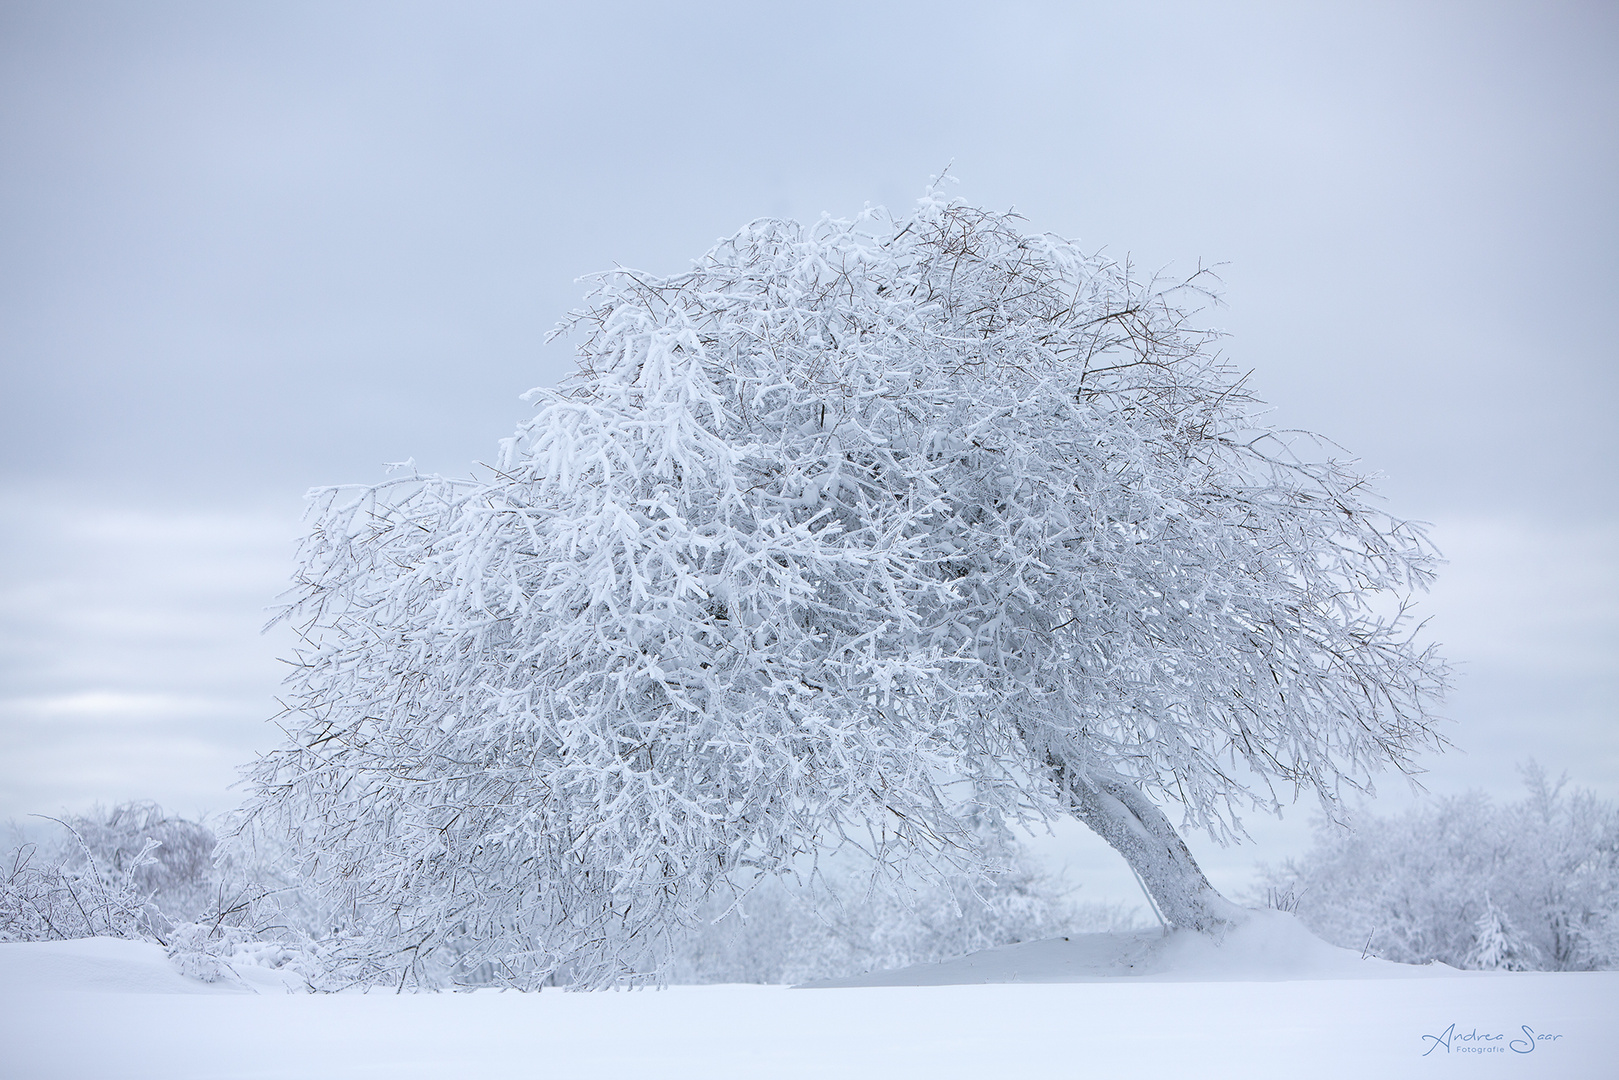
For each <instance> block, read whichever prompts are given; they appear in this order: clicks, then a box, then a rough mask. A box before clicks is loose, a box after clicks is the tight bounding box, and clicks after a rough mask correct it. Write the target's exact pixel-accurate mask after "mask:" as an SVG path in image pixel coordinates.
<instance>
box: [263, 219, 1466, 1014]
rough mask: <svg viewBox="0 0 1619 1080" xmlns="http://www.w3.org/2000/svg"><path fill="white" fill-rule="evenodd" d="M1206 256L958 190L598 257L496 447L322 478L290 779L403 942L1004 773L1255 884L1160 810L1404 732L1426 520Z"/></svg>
mask: <svg viewBox="0 0 1619 1080" xmlns="http://www.w3.org/2000/svg"><path fill="white" fill-rule="evenodd" d="M1205 277H1206V275H1205V274H1204V273H1202V272H1200V273H1199V274H1197V275H1194V276H1193V277H1192V278H1191V279H1190V280H1188V281H1185V282H1179V283H1165V282H1163V281H1160V280H1157V279H1148V280H1143V279H1141V278H1139V277H1137V276H1136V275H1135V274H1134V273H1133V272H1132V270H1131V269H1130V267H1128V266H1127V265H1126V266H1120V265H1118V264H1115V263H1112V262H1109V261H1106V260H1104V259H1101V258H1098V257H1094V256H1089V255H1086V254H1085V253H1083V252H1082V251H1081V250H1080V249H1078V248H1077V247H1075V246H1074V245H1073V244H1071V243H1068V242H1066V241H1062V240H1059V239H1056V238H1053V237H1050V236H1038V235H1029V234H1026V233H1025V232H1023V231H1022V223H1021V221H1020V220H1019V219H1017V218H1015V217H1013V216H1011V215H1005V214H996V213H991V212H987V211H984V210H981V209H976V208H973V207H971V206H967V205H964V204H962V203H959V202H953V201H948V200H946V199H944V198H943V197H942V196H940V195H939V194H938V193H937V192H935V193H933V194H931V195H930V196H929V197H927V198H925V199H924V200H922V202H921V203H920V204H919V206H918V207H917V209H916V210H915V212H914V213H913V214H912V215H911V216H909V217H906V218H903V219H891V218H889V217H888V216H886V215H885V214H884V213H883V212H882V211H868V212H867V213H866V214H864V215H862V216H861V217H860V218H859V219H858V220H855V221H852V222H850V221H838V220H832V219H823V220H821V221H819V222H817V223H816V224H813V225H808V226H805V225H800V224H797V223H793V222H785V221H773V220H771V221H759V222H756V223H754V224H752V225H750V226H748V227H747V228H746V229H744V230H743V231H742V232H740V233H738V234H737V235H736V236H735V237H733V238H731V239H729V240H725V241H723V242H721V243H720V244H718V245H717V246H716V247H715V248H714V249H713V250H712V251H710V252H709V253H708V254H707V255H705V256H704V257H703V258H702V259H701V260H700V261H699V262H698V263H697V264H696V266H695V268H694V269H693V270H691V271H690V272H688V273H684V274H681V275H678V276H675V277H669V278H657V277H652V276H648V275H645V274H639V273H634V272H631V271H627V270H620V271H615V272H612V273H608V274H604V275H601V276H599V277H598V278H596V279H595V288H594V291H593V292H592V293H591V295H590V297H589V300H588V304H589V306H588V307H587V308H586V309H584V310H582V311H579V312H576V313H574V314H573V315H572V316H571V317H570V319H569V320H568V321H567V322H566V323H565V324H564V327H563V331H565V332H569V333H572V334H575V335H577V336H578V338H579V339H581V344H580V345H579V356H580V367H579V371H578V373H577V374H576V375H575V376H574V377H573V378H572V379H571V380H570V381H569V382H568V383H567V384H565V386H564V388H563V389H561V390H559V391H535V392H534V395H533V396H534V398H535V400H536V401H537V406H538V407H537V411H536V415H535V416H534V418H533V420H532V421H530V422H529V423H527V424H525V425H524V426H523V427H522V429H521V430H520V431H519V433H518V434H517V436H516V437H515V438H512V439H508V440H506V441H505V442H504V443H503V444H502V454H501V457H500V459H499V462H498V467H497V468H495V469H493V470H492V476H491V478H490V479H487V480H450V479H444V478H440V477H436V476H433V477H422V476H411V477H406V478H399V479H393V480H390V481H388V482H386V483H382V484H379V485H376V486H374V487H368V488H358V489H356V488H336V489H329V490H326V491H322V492H319V493H317V494H316V496H315V508H314V526H313V530H312V532H311V533H310V535H309V537H308V538H307V540H306V542H305V544H304V546H303V549H302V554H301V565H300V573H299V576H298V585H297V589H296V591H295V593H294V595H293V597H292V599H291V602H290V603H289V605H288V606H287V608H286V609H285V612H284V615H283V617H284V618H285V619H286V620H287V621H288V622H290V623H291V624H293V625H294V626H296V627H298V628H300V630H301V631H302V633H303V638H304V647H303V648H302V650H301V651H300V653H299V655H298V658H297V666H296V669H295V671H294V674H293V676H292V677H291V680H290V695H291V696H290V698H289V702H290V709H289V713H288V717H287V720H288V731H289V742H288V744H287V746H286V747H285V748H284V749H281V750H279V751H277V752H275V753H273V754H271V755H269V756H268V757H266V758H265V759H264V760H263V761H262V762H261V764H260V765H259V766H258V768H257V770H256V774H255V775H256V781H257V785H258V787H257V792H258V794H257V807H258V811H259V813H260V815H261V817H266V818H268V817H274V816H276V815H279V816H280V817H281V819H282V820H283V822H284V824H285V825H286V826H287V827H288V828H290V829H291V830H293V832H294V833H295V834H297V836H298V838H299V840H300V842H301V844H302V845H303V849H304V850H306V851H307V852H308V853H309V856H308V859H309V869H310V871H311V873H312V874H313V875H314V877H315V878H316V879H317V880H318V881H320V882H322V883H323V884H324V886H325V887H326V888H327V889H328V890H329V892H330V893H331V894H332V895H333V896H337V897H340V898H342V899H345V900H346V901H347V902H349V903H350V904H351V905H353V909H354V910H355V911H357V912H359V913H361V914H362V915H363V919H364V922H365V925H366V927H367V933H368V937H367V941H368V942H369V944H368V945H367V946H366V948H367V949H369V950H370V952H367V953H366V962H367V963H371V964H373V965H374V966H375V971H376V972H377V973H378V975H379V977H382V976H386V977H389V978H395V979H399V980H406V981H408V980H409V979H411V978H413V977H414V978H423V977H425V976H426V973H427V972H428V971H429V970H431V969H432V968H433V965H434V964H439V965H441V966H442V965H445V964H448V963H451V962H454V963H456V964H459V965H461V970H465V969H466V968H467V967H468V966H469V965H473V964H479V963H487V964H491V965H493V967H492V968H491V969H486V970H493V971H494V973H495V977H497V978H507V979H511V980H512V981H515V982H517V983H521V984H531V983H533V982H535V981H537V980H541V979H544V978H546V977H547V976H550V975H553V974H555V973H557V972H559V971H560V972H563V973H564V974H565V977H567V978H569V979H571V980H573V981H575V983H576V984H579V985H604V984H606V983H609V982H612V981H614V980H618V979H623V978H627V977H634V976H637V975H639V974H642V973H645V972H647V971H650V970H653V969H654V968H655V966H656V963H657V960H658V956H659V955H660V942H661V941H662V940H664V937H663V936H664V935H665V933H666V932H667V931H668V930H669V929H670V928H671V927H678V926H679V925H680V924H681V923H682V922H683V921H685V920H688V919H689V918H691V915H692V912H694V911H695V910H697V908H698V906H699V905H700V904H701V903H702V902H703V900H704V898H705V896H707V895H708V894H709V893H710V892H711V891H712V890H713V889H715V888H716V887H720V886H730V887H737V888H745V887H746V883H747V881H749V880H751V879H753V877H754V876H755V875H759V874H770V873H775V872H779V871H781V870H782V869H783V868H784V867H786V866H787V865H788V863H789V861H791V860H795V859H797V860H800V862H802V859H803V858H804V857H805V856H806V855H807V854H808V853H813V852H816V851H821V850H825V849H826V848H828V847H830V846H835V845H837V844H839V843H847V842H854V843H859V844H861V845H863V846H865V847H867V848H868V849H869V850H870V851H871V852H872V853H873V854H875V855H877V856H878V857H879V858H880V859H885V860H895V859H900V858H902V857H904V856H906V855H909V854H912V853H921V854H923V855H924V856H927V857H930V858H932V859H935V860H938V859H944V860H946V861H952V860H954V861H957V862H970V861H971V860H972V858H973V852H972V845H971V831H970V830H968V829H965V828H964V827H963V826H962V822H963V820H964V818H965V817H966V816H967V815H968V814H969V813H980V812H984V811H986V810H987V811H989V812H993V813H998V814H1005V815H1025V814H1036V815H1059V814H1075V815H1077V816H1078V817H1080V818H1081V819H1082V820H1084V821H1085V822H1086V823H1087V824H1088V825H1090V826H1091V827H1092V828H1093V829H1095V830H1096V831H1097V832H1098V833H1100V834H1101V835H1102V836H1103V837H1105V838H1106V839H1107V840H1108V842H1109V843H1110V844H1112V845H1113V846H1114V847H1115V848H1116V849H1118V851H1119V852H1120V853H1121V854H1122V855H1123V856H1124V857H1125V858H1127V859H1128V860H1129V861H1130V863H1131V865H1132V867H1134V868H1135V870H1136V872H1137V873H1138V874H1139V875H1140V877H1141V878H1142V880H1143V882H1144V884H1145V886H1146V888H1147V889H1148V890H1149V892H1150V893H1151V895H1152V897H1153V899H1154V902H1155V903H1156V904H1157V905H1158V907H1159V908H1160V910H1161V912H1162V913H1163V915H1164V916H1165V918H1167V919H1168V920H1169V921H1170V922H1171V923H1173V924H1175V925H1178V926H1185V927H1193V928H1198V929H1202V930H1215V929H1217V928H1218V927H1219V926H1220V925H1222V924H1224V923H1226V922H1229V921H1231V920H1234V919H1237V918H1240V912H1239V909H1237V908H1235V907H1234V906H1233V905H1231V904H1230V903H1228V902H1227V901H1225V900H1224V899H1223V898H1222V897H1220V896H1219V895H1218V894H1217V893H1216V892H1215V891H1214V890H1213V889H1212V888H1211V887H1210V886H1209V884H1208V882H1207V881H1206V880H1205V879H1204V877H1203V875H1202V873H1201V871H1199V869H1198V868H1197V866H1196V864H1195V862H1194V861H1193V859H1192V857H1191V855H1190V853H1189V852H1188V851H1187V849H1186V847H1185V845H1184V844H1183V843H1182V841H1181V839H1180V837H1179V836H1178V835H1177V833H1176V829H1175V826H1174V825H1173V824H1172V823H1171V821H1170V819H1169V817H1167V816H1166V814H1165V812H1164V811H1163V809H1161V807H1163V806H1168V807H1169V808H1170V810H1171V812H1172V813H1173V814H1175V815H1176V816H1178V817H1179V818H1180V819H1181V821H1182V825H1183V827H1184V826H1192V827H1201V828H1204V829H1207V830H1209V831H1211V832H1212V833H1213V834H1215V835H1216V836H1221V837H1224V836H1227V835H1230V834H1232V833H1233V832H1240V830H1241V823H1240V820H1239V817H1238V814H1239V812H1240V811H1242V810H1244V809H1247V808H1250V807H1257V808H1259V809H1262V810H1264V809H1272V808H1274V807H1276V806H1277V805H1279V802H1280V800H1281V799H1283V798H1288V797H1292V795H1293V794H1295V793H1296V792H1297V791H1298V790H1300V789H1303V790H1309V791H1314V792H1316V793H1318V794H1319V795H1320V796H1321V797H1322V798H1324V799H1327V800H1329V801H1330V800H1333V799H1335V798H1336V797H1337V795H1338V793H1339V791H1340V789H1341V787H1342V786H1343V785H1344V784H1345V783H1349V784H1361V783H1364V782H1365V781H1366V779H1367V778H1368V777H1369V776H1370V774H1371V773H1373V772H1375V771H1376V770H1377V769H1379V768H1381V767H1384V766H1388V765H1393V766H1396V767H1400V766H1403V765H1405V764H1406V763H1407V762H1408V761H1409V759H1410V756H1411V755H1412V754H1413V753H1414V752H1415V751H1416V750H1418V749H1419V748H1421V747H1423V746H1425V745H1432V744H1434V743H1436V742H1437V741H1438V739H1437V736H1436V735H1435V734H1434V732H1433V728H1432V719H1431V716H1430V713H1429V708H1430V706H1431V704H1432V703H1433V701H1434V700H1435V699H1436V697H1437V695H1438V694H1439V692H1440V691H1441V690H1442V686H1443V681H1444V669H1443V665H1442V664H1441V662H1440V661H1439V660H1438V659H1437V657H1436V656H1435V655H1434V654H1433V653H1432V651H1431V650H1429V649H1424V648H1422V647H1420V646H1417V645H1414V644H1413V643H1412V640H1411V637H1410V631H1411V628H1410V626H1409V625H1408V624H1407V622H1406V619H1405V616H1404V610H1405V609H1404V607H1403V606H1402V605H1401V604H1398V603H1397V604H1394V605H1392V606H1377V607H1374V606H1373V604H1374V602H1375V603H1379V604H1381V602H1382V600H1383V599H1384V598H1385V597H1388V596H1394V597H1396V598H1404V597H1405V596H1407V595H1409V594H1410V593H1412V592H1414V591H1416V590H1420V589H1421V588H1423V587H1424V586H1425V585H1426V584H1427V582H1428V581H1429V579H1430V576H1431V574H1432V569H1433V565H1434V558H1433V555H1432V552H1431V549H1430V548H1429V547H1428V546H1427V545H1426V542H1425V540H1424V539H1423V536H1422V535H1421V533H1420V531H1418V530H1417V529H1415V528H1413V527H1412V526H1411V525H1409V524H1407V523H1405V522H1401V521H1398V520H1394V519H1391V518H1388V517H1387V516H1385V515H1383V514H1381V513H1379V512H1377V511H1376V510H1375V509H1373V508H1372V507H1371V506H1370V505H1369V501H1368V500H1369V495H1368V492H1367V489H1366V486H1365V481H1364V479H1363V478H1362V477H1361V476H1359V475H1357V474H1356V473H1355V472H1354V471H1353V470H1352V469H1351V468H1350V467H1349V466H1346V465H1344V464H1341V463H1339V462H1335V461H1332V460H1322V459H1318V458H1315V457H1312V456H1310V454H1309V453H1305V452H1301V451H1300V447H1309V448H1310V449H1311V450H1313V449H1314V447H1315V445H1316V444H1315V443H1314V442H1313V441H1312V440H1310V439H1309V438H1307V437H1302V436H1300V437H1295V436H1290V435H1286V434H1283V433H1279V432H1276V431H1272V430H1269V429H1267V428H1266V427H1265V426H1264V425H1263V424H1262V423H1261V422H1260V421H1259V420H1257V419H1256V418H1255V415H1254V411H1255V408H1256V402H1255V401H1254V400H1253V398H1252V397H1251V396H1250V395H1249V394H1248V392H1247V390H1246V389H1245V388H1244V386H1243V384H1242V380H1241V379H1239V378H1236V377H1235V374H1236V373H1235V372H1234V371H1233V370H1232V369H1231V368H1230V367H1229V366H1227V365H1226V364H1225V363H1224V362H1223V361H1221V360H1220V359H1219V358H1218V357H1217V355H1216V354H1215V352H1214V351H1213V342H1214V335H1213V334H1211V333H1209V332H1206V331H1202V330H1198V329H1195V328H1193V326H1192V325H1191V322H1190V320H1191V318H1192V313H1191V311H1190V310H1189V308H1188V305H1189V304H1192V303H1196V302H1199V301H1200V300H1201V299H1202V298H1205V297H1206V296H1207V295H1208V294H1207V293H1206V292H1205V291H1204V289H1203V285H1204V280H1205ZM1395 609H1398V611H1399V615H1398V616H1396V617H1388V616H1386V615H1384V614H1380V613H1382V612H1386V611H1392V610H1395Z"/></svg>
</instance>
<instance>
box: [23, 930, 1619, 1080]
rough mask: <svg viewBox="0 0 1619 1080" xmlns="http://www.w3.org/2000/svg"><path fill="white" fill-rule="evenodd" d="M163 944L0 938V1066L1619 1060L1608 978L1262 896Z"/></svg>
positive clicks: (628, 1073)
mask: <svg viewBox="0 0 1619 1080" xmlns="http://www.w3.org/2000/svg"><path fill="white" fill-rule="evenodd" d="M237 974H238V978H235V979H229V980H224V981H220V982H215V983H202V982H197V981H195V980H191V979H186V978H184V977H182V976H181V975H179V974H178V973H177V972H176V971H174V970H173V968H172V967H170V966H169V963H168V960H167V958H166V957H165V956H164V954H163V950H161V949H159V948H158V947H156V946H152V945H142V944H138V943H133V942H122V941H109V940H104V939H92V940H89V941H75V942H49V943H41V944H0V1078H4V1080H12V1078H17V1080H22V1078H29V1080H33V1078H39V1080H49V1078H55V1077H87V1078H90V1077H96V1078H99V1077H109V1078H110V1077H131V1078H135V1077H163V1078H173V1080H186V1078H193V1077H195V1078H201V1077H308V1078H325V1077H334V1078H335V1077H344V1078H348V1077H390V1078H392V1077H431V1078H433V1080H443V1078H448V1077H478V1078H480V1080H482V1078H484V1077H497V1076H499V1077H526V1076H565V1077H591V1078H597V1077H603V1078H610V1077H627V1078H636V1080H639V1078H643V1077H644V1078H648V1080H653V1078H657V1080H662V1078H666V1077H667V1078H678V1077H702V1078H712V1077H749V1078H754V1077H758V1078H776V1077H817V1078H843V1077H850V1078H859V1077H883V1078H890V1077H894V1078H904V1077H924V1078H931V1077H972V1078H974V1080H981V1078H992V1077H1000V1076H1009V1077H1023V1076H1046V1077H1087V1076H1105V1077H1124V1076H1131V1077H1135V1076H1142V1077H1145V1076H1155V1075H1187V1076H1199V1077H1225V1076H1232V1077H1238V1076H1240V1077H1272V1076H1274V1077H1288V1078H1290V1080H1291V1078H1296V1077H1305V1076H1307V1077H1312V1078H1314V1077H1355V1078H1365V1080H1374V1078H1381V1077H1404V1076H1437V1075H1446V1076H1449V1075H1453V1070H1458V1069H1460V1070H1462V1071H1463V1072H1464V1073H1465V1074H1466V1075H1476V1076H1484V1075H1488V1076H1525V1077H1527V1076H1546V1077H1604V1078H1610V1077H1619V973H1616V972H1595V973H1557V974H1552V973H1545V974H1542V973H1524V974H1505V973H1503V974H1495V973H1490V974H1481V973H1476V972H1458V971H1454V970H1452V969H1450V968H1445V967H1442V966H1439V965H1432V966H1429V967H1407V966H1403V965H1398V964H1388V963H1385V962H1383V961H1380V960H1376V959H1374V958H1367V959H1362V958H1361V957H1360V955H1359V954H1358V953H1356V952H1352V951H1346V950H1342V949H1335V948H1332V947H1331V946H1328V945H1325V944H1323V943H1321V942H1319V941H1317V940H1316V939H1314V938H1312V937H1310V936H1309V935H1308V934H1307V933H1305V931H1304V930H1303V929H1302V928H1301V927H1299V926H1298V925H1297V924H1296V923H1295V922H1294V921H1293V920H1292V919H1291V918H1290V917H1287V916H1281V915H1276V914H1273V913H1256V915H1255V917H1254V919H1253V920H1252V921H1251V922H1250V923H1249V924H1248V925H1247V926H1245V927H1242V928H1240V929H1238V930H1236V931H1234V932H1232V933H1231V934H1228V935H1227V936H1226V938H1225V940H1224V941H1222V942H1220V943H1218V944H1216V943H1214V942H1210V941H1207V940H1204V939H1200V938H1196V937H1191V936H1186V935H1167V936H1166V935H1163V934H1161V933H1158V932H1156V931H1154V932H1146V933H1131V934H1096V935H1084V936H1080V937H1075V938H1072V939H1068V940H1057V941H1049V942H1033V943H1029V944H1026V945H1016V946H1010V947H1008V948H1004V949H993V950H990V951H988V952H984V953H978V954H976V955H974V956H969V957H963V958H962V959H959V960H954V961H951V962H948V963H944V964H934V965H925V966H921V967H915V968H908V969H903V970H901V971H895V972H885V973H878V974H873V975H867V976H863V977H861V978H859V979H850V980H841V981H839V982H836V983H831V982H828V983H820V984H816V985H814V986H811V987H805V988H801V989H788V988H785V987H765V986H699V987H674V988H672V989H669V990H665V991H637V992H623V993H602V994H569V993H562V992H555V991H547V992H545V993H540V994H517V993H501V992H498V991H479V992H476V993H470V994H403V995H400V994H391V993H381V992H374V993H369V994H358V993H353V994H303V993H290V994H289V993H285V992H281V991H280V990H279V988H278V984H277V979H276V977H274V976H273V974H272V973H270V972H262V973H255V972H242V971H239V972H238V973H237Z"/></svg>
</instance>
